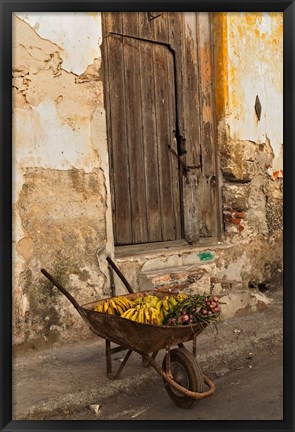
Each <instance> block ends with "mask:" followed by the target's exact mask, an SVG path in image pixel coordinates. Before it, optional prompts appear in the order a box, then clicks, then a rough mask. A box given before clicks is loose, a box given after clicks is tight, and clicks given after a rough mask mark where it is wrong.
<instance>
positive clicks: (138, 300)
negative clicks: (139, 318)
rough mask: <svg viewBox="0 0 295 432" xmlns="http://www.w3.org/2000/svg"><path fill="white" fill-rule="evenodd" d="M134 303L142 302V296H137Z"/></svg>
mask: <svg viewBox="0 0 295 432" xmlns="http://www.w3.org/2000/svg"><path fill="white" fill-rule="evenodd" d="M134 303H136V304H140V303H142V297H137V298H136V299H135V300H134Z"/></svg>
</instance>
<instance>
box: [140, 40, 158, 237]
mask: <svg viewBox="0 0 295 432" xmlns="http://www.w3.org/2000/svg"><path fill="white" fill-rule="evenodd" d="M140 62H141V94H142V100H141V103H142V113H143V144H144V154H145V175H146V177H145V184H146V210H147V225H148V235H149V241H150V242H155V241H161V240H162V227H161V202H160V181H159V172H158V149H157V139H158V137H157V127H156V113H155V89H154V84H155V81H154V73H153V45H152V44H151V43H148V42H147V43H145V42H142V44H141V51H140Z"/></svg>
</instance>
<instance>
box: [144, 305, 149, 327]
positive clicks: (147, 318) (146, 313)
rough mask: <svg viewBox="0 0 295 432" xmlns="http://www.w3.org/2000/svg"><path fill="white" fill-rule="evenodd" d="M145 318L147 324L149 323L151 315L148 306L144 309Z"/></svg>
mask: <svg viewBox="0 0 295 432" xmlns="http://www.w3.org/2000/svg"><path fill="white" fill-rule="evenodd" d="M144 320H145V322H146V324H149V323H150V321H151V317H150V314H149V311H148V309H147V308H145V309H144Z"/></svg>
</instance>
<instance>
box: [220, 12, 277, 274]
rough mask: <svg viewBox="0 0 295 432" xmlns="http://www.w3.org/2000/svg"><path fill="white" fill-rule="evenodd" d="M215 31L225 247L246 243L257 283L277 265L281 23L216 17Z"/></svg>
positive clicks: (271, 16)
mask: <svg viewBox="0 0 295 432" xmlns="http://www.w3.org/2000/svg"><path fill="white" fill-rule="evenodd" d="M213 28H214V47H215V77H216V117H217V128H218V151H219V160H220V168H221V178H222V183H223V185H222V207H223V216H224V226H225V239H226V241H230V242H231V243H237V244H238V242H240V241H242V242H243V243H245V242H246V249H247V248H248V249H249V256H250V257H251V256H253V258H254V257H255V259H253V260H252V261H251V266H249V268H248V270H247V271H246V270H245V272H246V273H249V274H248V277H249V276H250V274H251V273H252V278H253V279H254V280H255V278H256V279H257V282H259V279H260V282H263V279H267V276H266V274H267V273H268V272H270V273H271V275H272V276H273V275H276V274H277V270H279V271H281V265H282V229H283V220H282V219H283V206H282V205H283V180H282V178H283V118H282V116H283V15H282V13H251V14H247V13H229V14H224V13H216V14H213ZM257 95H258V97H259V100H260V102H261V107H262V110H261V118H260V120H259V119H258V117H257V115H256V112H255V108H254V106H255V100H256V96H257ZM251 251H253V252H254V253H253V254H251ZM259 257H260V258H259ZM257 259H258V262H260V266H259V264H258V263H257ZM259 268H260V270H259ZM270 269H272V270H271V271H270ZM255 273H256V275H255ZM257 273H260V277H259V278H257Z"/></svg>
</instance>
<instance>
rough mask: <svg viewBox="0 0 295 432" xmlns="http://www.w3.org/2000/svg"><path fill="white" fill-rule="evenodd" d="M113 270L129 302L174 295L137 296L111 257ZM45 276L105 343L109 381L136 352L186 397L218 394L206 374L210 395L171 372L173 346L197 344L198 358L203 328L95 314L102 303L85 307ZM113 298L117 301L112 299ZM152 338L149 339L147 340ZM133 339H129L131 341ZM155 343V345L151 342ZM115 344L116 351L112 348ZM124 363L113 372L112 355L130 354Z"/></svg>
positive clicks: (204, 376)
mask: <svg viewBox="0 0 295 432" xmlns="http://www.w3.org/2000/svg"><path fill="white" fill-rule="evenodd" d="M107 261H108V262H109V264H110V266H111V267H112V268H113V269H114V270H115V272H116V273H117V274H118V276H119V277H120V279H121V280H122V282H123V283H124V285H125V286H126V288H127V289H128V291H129V294H126V295H124V296H125V297H127V298H134V297H138V296H139V295H140V296H142V297H143V296H145V295H147V294H151V293H152V294H153V295H156V296H158V297H160V298H161V297H164V296H165V295H171V294H170V293H162V292H158V291H142V292H138V293H134V292H133V290H132V288H131V286H130V285H129V283H128V281H127V280H126V279H125V277H124V276H123V275H122V273H121V272H120V270H119V269H118V267H117V266H116V265H115V263H114V262H113V261H112V260H111V258H110V257H107ZM41 272H42V273H43V275H44V276H45V277H46V278H47V279H48V280H50V282H51V283H52V284H53V285H54V286H56V287H57V288H58V289H59V290H60V291H61V292H62V293H63V294H64V295H65V296H66V297H67V298H68V300H69V301H70V302H71V303H72V305H73V306H74V307H75V309H76V310H77V312H78V313H79V314H80V316H81V318H82V319H83V320H84V321H85V323H86V324H87V325H88V327H89V328H90V330H91V331H92V332H93V333H95V334H96V335H97V336H100V337H102V338H103V339H105V355H106V370H107V377H108V378H109V379H112V380H114V379H118V378H119V376H120V374H121V372H122V370H123V368H124V366H125V365H126V363H127V361H128V359H129V357H130V355H131V354H132V352H133V351H134V352H136V353H138V354H139V355H140V356H141V357H142V362H143V365H144V366H145V367H148V366H152V367H153V368H154V369H155V370H156V371H157V372H158V373H159V374H160V375H161V377H162V378H163V379H164V380H165V381H166V382H167V383H168V384H169V386H171V387H172V388H174V389H175V390H177V391H179V392H181V393H182V394H184V395H185V396H188V397H189V398H193V399H203V398H205V397H208V396H211V395H212V394H213V393H214V391H215V384H214V383H213V382H212V381H211V380H210V379H209V378H208V377H207V376H206V375H204V374H203V379H204V382H205V384H206V385H207V386H208V387H209V389H208V390H207V391H204V392H201V393H199V392H195V391H191V390H189V389H187V388H185V387H183V386H182V385H180V384H179V383H177V382H176V381H175V380H174V379H173V375H172V372H171V362H170V352H171V347H172V346H176V345H177V346H178V347H179V348H182V349H186V348H185V346H184V344H183V342H187V341H191V340H192V341H193V343H192V354H193V356H194V358H196V346H197V341H196V339H197V336H198V335H199V334H200V333H201V332H202V331H203V329H204V327H205V326H204V325H203V324H201V325H200V324H193V325H190V326H175V327H172V326H167V325H152V324H144V323H138V322H134V321H131V320H127V319H125V318H121V317H119V316H116V315H110V314H107V313H103V312H97V311H94V310H93V309H94V307H95V305H96V304H97V303H99V302H100V301H104V300H108V299H103V300H97V301H95V302H91V303H87V304H84V305H82V306H80V305H79V303H78V302H77V301H76V300H75V298H74V297H73V296H72V295H71V294H70V293H69V292H68V291H67V290H66V289H65V288H64V287H63V286H62V285H61V284H60V283H59V282H58V281H57V280H56V279H55V278H54V277H53V276H52V275H50V274H49V273H48V272H47V271H46V270H45V269H41ZM110 298H113V297H110ZM147 335H148V337H146V336H147ZM128 338H129V339H128ZM150 339H151V341H150ZM111 343H115V344H116V345H118V346H116V347H114V348H112V347H111ZM161 349H165V354H166V355H165V370H164V369H163V367H161V366H160V365H159V364H158V363H157V362H156V361H155V358H156V356H157V354H158V352H159V351H160V350H161ZM126 350H127V353H126V354H125V357H124V359H123V362H122V363H121V365H120V366H119V368H118V369H117V371H116V372H115V373H113V372H112V355H113V354H115V353H118V352H122V351H126Z"/></svg>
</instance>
